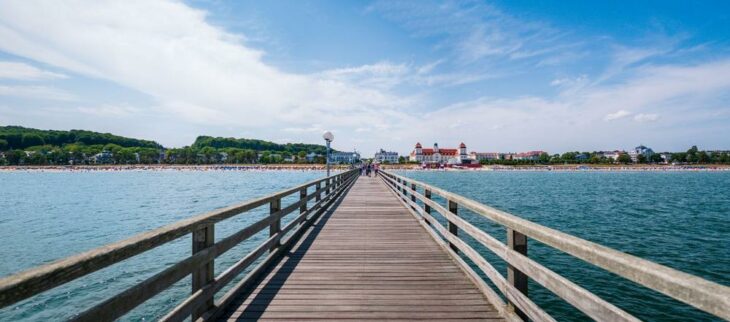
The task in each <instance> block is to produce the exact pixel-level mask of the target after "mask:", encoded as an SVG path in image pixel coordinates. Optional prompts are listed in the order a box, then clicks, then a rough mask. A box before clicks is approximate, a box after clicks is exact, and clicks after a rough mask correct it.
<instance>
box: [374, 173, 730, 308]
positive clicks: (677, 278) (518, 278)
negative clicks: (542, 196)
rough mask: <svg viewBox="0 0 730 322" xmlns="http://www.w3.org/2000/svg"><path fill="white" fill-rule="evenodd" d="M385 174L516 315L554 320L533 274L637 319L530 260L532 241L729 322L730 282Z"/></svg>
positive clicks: (579, 304) (579, 300)
mask: <svg viewBox="0 0 730 322" xmlns="http://www.w3.org/2000/svg"><path fill="white" fill-rule="evenodd" d="M380 177H381V178H382V179H383V181H384V182H385V183H386V184H387V185H388V186H389V187H390V188H391V189H392V190H393V191H394V193H396V194H397V195H398V196H399V197H400V198H401V200H402V201H403V202H404V203H405V204H406V205H407V206H409V207H410V208H411V209H412V210H413V212H414V214H415V215H416V216H417V218H419V220H420V221H421V223H422V225H423V226H424V227H425V228H426V229H427V230H428V231H429V233H431V235H432V236H433V237H434V238H435V239H436V240H437V241H439V242H441V243H442V245H444V248H445V249H446V250H447V251H449V252H450V253H451V254H452V256H453V257H454V259H455V260H456V261H457V262H459V263H460V264H461V266H462V269H464V270H465V271H466V272H467V274H468V275H469V276H470V278H471V279H472V280H473V281H474V282H475V283H476V284H477V286H478V287H479V288H480V289H481V290H482V292H484V294H485V296H486V297H487V298H488V299H489V300H490V301H491V302H492V303H493V304H494V305H495V306H497V308H498V310H500V312H501V313H503V314H504V315H505V316H507V317H508V318H510V319H512V320H520V319H521V320H526V319H532V320H534V321H554V319H553V318H552V317H551V316H549V315H548V314H547V313H546V312H545V311H544V310H543V309H541V308H540V307H538V306H537V305H536V304H535V303H534V302H532V301H531V300H530V298H529V297H528V293H527V281H528V279H532V280H534V281H535V282H537V283H538V284H540V285H542V286H543V287H545V288H546V289H548V290H550V291H551V292H553V293H554V294H556V295H557V296H559V297H560V298H562V299H563V300H565V301H566V302H568V303H570V304H571V305H573V306H574V307H575V308H577V309H578V310H580V311H582V312H583V313H585V314H586V315H587V316H589V317H591V318H593V319H595V320H599V321H638V320H639V319H637V318H636V317H634V316H632V315H631V314H629V313H627V312H625V311H623V310H621V309H620V308H618V307H616V306H614V305H613V304H611V303H609V302H607V301H605V300H603V299H601V298H600V297H598V296H596V295H595V294H593V293H591V292H590V291H588V290H586V289H584V288H582V287H580V286H578V285H577V284H575V283H573V282H571V281H570V280H568V279H567V278H565V277H563V276H561V275H559V274H557V273H555V272H553V271H551V270H550V269H548V268H546V267H545V266H543V265H541V264H540V263H538V262H536V261H534V260H532V259H531V258H529V257H528V255H527V244H528V239H529V238H532V239H535V240H537V241H539V242H541V243H543V244H545V245H547V246H550V247H553V248H555V249H557V250H560V251H562V252H564V253H567V254H569V255H571V256H574V257H576V258H578V259H580V260H583V261H585V262H587V263H590V264H592V265H595V266H597V267H600V268H602V269H605V270H607V271H609V272H612V273H614V274H616V275H619V276H621V277H623V278H626V279H628V280H631V281H634V282H636V283H638V284H641V285H643V286H645V287H647V288H650V289H652V290H655V291H658V292H661V293H663V294H665V295H667V296H670V297H672V298H675V299H677V300H679V301H682V302H684V303H687V304H689V305H691V306H694V307H696V308H698V309H700V310H702V311H705V312H708V313H710V314H713V315H716V316H718V317H720V318H723V319H726V320H730V288H729V287H727V286H723V285H720V284H717V283H714V282H710V281H708V280H705V279H702V278H699V277H697V276H693V275H690V274H687V273H683V272H680V271H677V270H675V269H672V268H669V267H666V266H663V265H659V264H656V263H653V262H651V261H648V260H644V259H641V258H638V257H636V256H632V255H629V254H626V253H622V252H619V251H616V250H614V249H611V248H608V247H605V246H601V245H599V244H596V243H593V242H589V241H587V240H584V239H580V238H577V237H575V236H571V235H568V234H566V233H563V232H560V231H557V230H554V229H551V228H548V227H545V226H541V225H538V224H536V223H533V222H531V221H528V220H525V219H522V218H519V217H517V216H514V215H511V214H508V213H506V212H504V211H500V210H497V209H494V208H492V207H488V206H485V205H483V204H481V203H479V202H477V201H474V200H471V199H468V198H465V197H462V196H459V195H457V194H454V193H451V192H448V191H445V190H442V189H439V188H437V187H434V186H431V185H428V184H425V183H423V182H419V181H416V180H413V179H410V178H406V177H403V176H400V175H396V174H393V173H390V172H386V171H380ZM434 194H436V195H439V196H441V197H443V199H445V200H446V203H447V205H446V206H444V205H441V204H439V203H437V202H435V201H433V200H432V197H433V195H434ZM418 201H420V204H419V202H418ZM459 207H464V208H466V209H469V210H471V211H472V212H474V213H476V214H478V215H481V216H483V217H485V218H487V219H489V220H491V221H492V222H495V223H497V224H500V225H502V226H504V227H505V228H506V230H507V244H506V245H505V244H504V243H502V242H501V241H499V240H497V239H496V238H494V237H493V236H491V235H489V234H487V233H485V232H484V231H482V230H480V229H479V228H477V227H475V226H474V225H473V224H471V223H469V222H467V221H466V220H464V219H463V218H462V217H460V216H459V215H458V209H459ZM434 210H435V213H434ZM436 214H440V215H441V216H443V218H444V219H445V220H446V221H447V227H444V226H443V225H441V224H440V223H439V221H437V220H436V219H435V217H434V215H436ZM460 231H463V232H465V233H466V234H468V235H470V236H471V237H473V238H474V239H475V240H476V241H478V242H479V243H480V244H482V245H484V246H485V247H486V248H487V249H489V250H490V251H492V252H493V253H494V254H496V255H497V256H499V257H500V258H501V259H503V260H504V261H505V262H506V263H507V265H508V272H507V278H505V277H504V276H503V275H502V274H500V273H499V272H498V271H497V270H496V269H495V268H494V267H493V266H492V264H490V263H489V262H488V261H487V260H485V259H484V257H483V256H481V255H480V254H479V253H478V252H477V251H476V250H474V248H472V247H471V246H469V245H468V244H467V243H466V242H464V241H463V240H462V238H461V237H460V235H459V232H460ZM457 252H460V253H462V254H463V255H464V256H465V257H466V258H468V259H469V260H471V261H472V262H473V263H474V264H475V265H476V266H477V267H478V268H479V269H480V270H481V271H482V272H483V273H484V274H485V275H486V276H487V277H488V278H489V280H490V281H491V282H492V283H493V284H494V285H495V286H496V288H497V289H498V290H499V291H500V292H501V293H502V295H503V296H504V297H505V298H506V299H507V303H505V301H503V300H502V298H501V297H500V296H499V295H498V294H497V293H496V292H495V291H494V290H493V289H491V288H490V287H489V286H488V285H487V284H486V283H485V282H484V281H483V280H482V278H480V277H479V275H478V274H477V273H476V272H475V271H474V270H472V269H471V267H470V266H469V265H467V264H466V262H465V261H463V259H462V258H461V257H460V256H459V255H458V254H457Z"/></svg>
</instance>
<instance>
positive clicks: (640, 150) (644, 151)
mask: <svg viewBox="0 0 730 322" xmlns="http://www.w3.org/2000/svg"><path fill="white" fill-rule="evenodd" d="M652 154H654V150H652V149H650V148H647V147H645V146H643V145H639V146H637V147H635V148H634V149H633V150H629V156H630V157H631V161H633V162H638V161H639V155H643V156H644V160H649V158H650V157H651V156H652Z"/></svg>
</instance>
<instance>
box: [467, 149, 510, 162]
mask: <svg viewBox="0 0 730 322" xmlns="http://www.w3.org/2000/svg"><path fill="white" fill-rule="evenodd" d="M469 158H471V159H473V160H477V161H490V160H499V159H501V158H502V154H501V153H498V152H474V151H472V152H471V153H469Z"/></svg>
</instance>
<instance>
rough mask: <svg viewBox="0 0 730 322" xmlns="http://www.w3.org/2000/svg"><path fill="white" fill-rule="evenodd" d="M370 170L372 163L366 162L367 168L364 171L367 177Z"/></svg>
mask: <svg viewBox="0 0 730 322" xmlns="http://www.w3.org/2000/svg"><path fill="white" fill-rule="evenodd" d="M372 170H373V164H372V163H368V166H367V168H366V170H365V173H367V175H368V177H369V176H370V171H372Z"/></svg>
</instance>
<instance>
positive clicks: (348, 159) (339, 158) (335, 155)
mask: <svg viewBox="0 0 730 322" xmlns="http://www.w3.org/2000/svg"><path fill="white" fill-rule="evenodd" d="M358 161H360V153H357V152H332V153H330V162H332V163H335V164H351V163H356V162H358Z"/></svg>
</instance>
